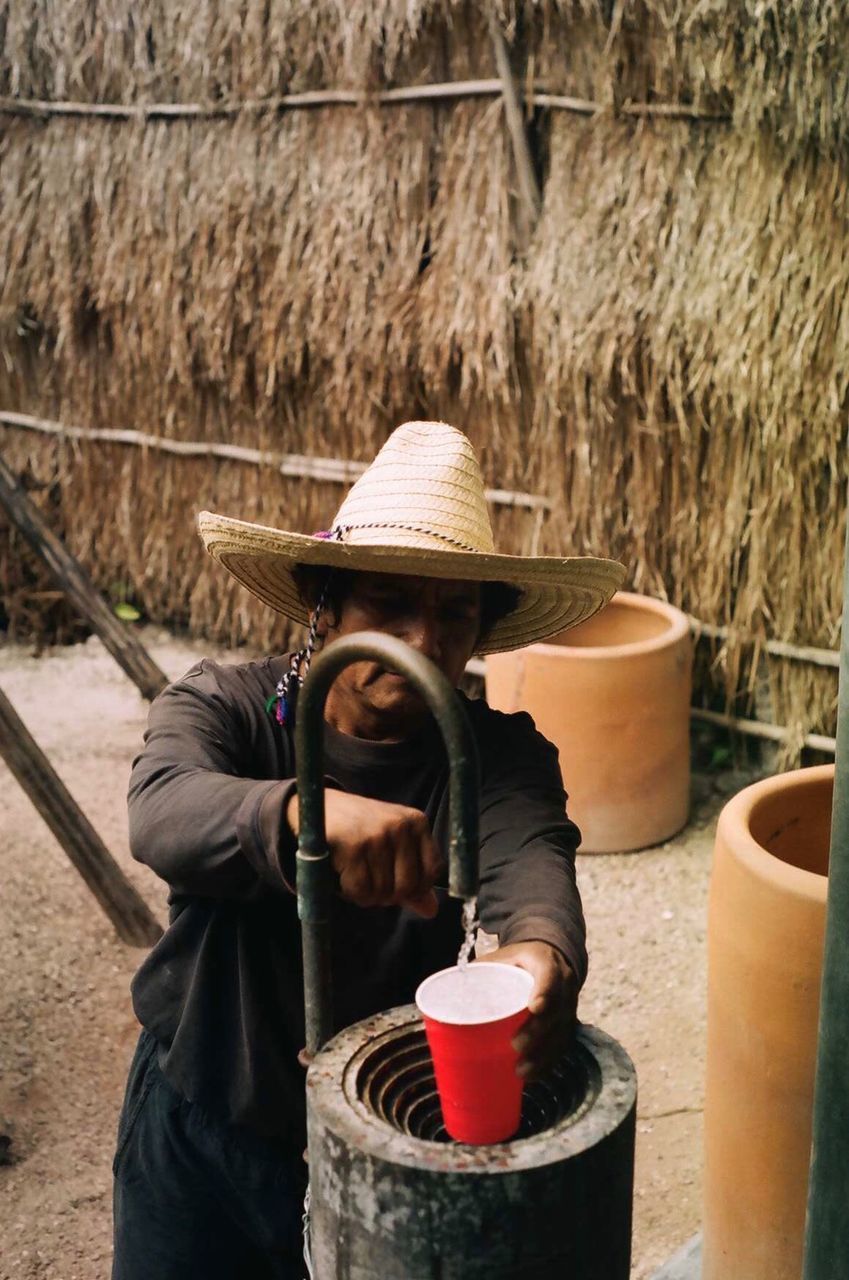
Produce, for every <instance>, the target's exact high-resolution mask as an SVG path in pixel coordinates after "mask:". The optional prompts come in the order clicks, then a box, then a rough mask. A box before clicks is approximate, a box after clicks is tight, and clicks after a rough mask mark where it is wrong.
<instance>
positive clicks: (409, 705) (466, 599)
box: [326, 573, 481, 730]
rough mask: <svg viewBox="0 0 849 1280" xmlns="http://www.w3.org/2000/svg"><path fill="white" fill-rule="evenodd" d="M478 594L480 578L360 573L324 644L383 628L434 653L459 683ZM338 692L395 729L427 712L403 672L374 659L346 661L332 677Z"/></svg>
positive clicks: (477, 617)
mask: <svg viewBox="0 0 849 1280" xmlns="http://www.w3.org/2000/svg"><path fill="white" fill-rule="evenodd" d="M480 596H481V590H480V584H479V583H477V582H453V581H448V580H442V579H438V578H419V577H412V576H409V575H407V574H390V573H357V574H355V575H354V576H353V581H352V584H351V590H350V593H349V594H348V596H347V598H346V599H345V602H344V604H343V605H342V609H341V616H340V617H339V618H336V619H331V620H330V623H331V624H335V625H328V627H327V632H326V643H327V644H332V643H333V641H334V640H335V639H338V638H339V636H343V635H350V634H351V632H354V631H382V632H385V633H386V634H387V635H391V636H397V637H398V638H399V639H400V640H404V641H405V642H406V643H407V644H408V645H410V647H411V648H413V649H416V650H417V651H418V652H419V653H423V654H424V655H425V657H427V658H430V659H431V661H432V662H433V663H435V665H436V666H437V667H439V669H440V671H442V672H443V674H444V675H445V676H446V677H447V678H448V679H449V680H450V681H451V684H452V685H455V686H456V685H457V684H459V682H460V679H461V677H462V675H463V671H464V669H465V666H466V663H467V662H468V660H469V658H470V657H471V656H472V653H473V652H474V648H475V645H476V644H477V640H478V635H479V633H480V625H481V599H480ZM334 698H335V699H344V700H345V701H346V703H347V705H348V708H349V710H351V711H352V712H353V711H356V710H359V711H360V712H361V713H362V714H363V715H364V716H366V717H367V718H370V719H371V720H379V721H381V722H383V723H384V724H385V725H386V726H387V727H388V728H391V729H399V730H400V729H403V728H404V727H406V726H408V725H409V727H414V726H415V724H416V723H417V722H418V721H420V720H421V719H422V717H423V715H425V714H426V709H425V708H424V704H423V703H422V700H421V699H420V697H419V696H418V694H417V693H416V692H415V690H414V689H413V688H412V686H411V685H410V684H409V683H408V682H407V681H406V680H405V679H404V678H403V676H398V675H395V674H394V673H392V672H388V671H384V670H383V668H382V667H380V666H378V664H377V663H374V662H357V663H353V664H352V665H351V666H349V667H346V668H345V669H344V670H343V671H342V672H341V673H340V675H339V678H338V679H337V680H336V682H335V685H334Z"/></svg>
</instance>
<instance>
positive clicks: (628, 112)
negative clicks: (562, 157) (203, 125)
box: [0, 76, 731, 124]
mask: <svg viewBox="0 0 849 1280" xmlns="http://www.w3.org/2000/svg"><path fill="white" fill-rule="evenodd" d="M503 92H504V82H503V80H502V79H501V77H500V76H499V78H498V79H483V80H456V81H450V82H447V83H442V84H420V85H409V86H401V87H399V88H396V89H382V90H378V91H376V92H374V93H361V92H357V91H356V90H350V89H311V90H307V91H305V92H304V93H287V94H283V95H281V96H279V97H276V98H245V99H243V100H241V101H239V102H226V103H225V102H222V103H206V102H147V103H145V102H133V103H123V102H70V101H63V100H59V99H57V100H55V101H50V100H48V99H43V98H11V97H0V115H11V116H35V117H39V118H41V119H49V118H51V117H62V116H66V117H74V116H79V117H83V118H88V119H101V120H137V121H146V120H181V119H191V120H226V119H233V118H235V117H237V116H241V115H264V114H269V113H274V112H280V111H292V110H299V109H301V110H302V109H311V108H316V107H385V106H392V105H395V104H399V103H400V104H403V103H416V102H438V101H450V100H451V99H453V98H497V97H499V96H500V95H501V94H502V93H503ZM527 98H528V104H529V105H530V106H532V107H548V108H550V109H551V110H554V111H571V112H573V113H574V114H576V115H584V116H595V115H600V114H602V113H603V112H608V111H612V112H613V114H614V115H619V116H630V117H636V118H649V117H656V118H658V119H667V120H692V121H693V122H694V123H700V122H701V123H706V124H729V123H730V122H731V116H730V115H728V114H726V113H724V112H720V111H702V110H700V109H699V108H698V107H694V106H692V105H691V104H690V103H686V102H625V103H623V104H621V105H620V106H618V107H613V108H609V107H605V106H603V105H602V104H601V103H600V102H592V101H590V100H588V99H586V98H573V97H570V96H569V95H568V94H563V93H549V92H548V91H547V90H546V88H545V86H544V85H536V86H535V85H532V86H531V87H530V88H529V89H528V93H527Z"/></svg>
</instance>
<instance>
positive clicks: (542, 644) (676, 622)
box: [524, 591, 690, 661]
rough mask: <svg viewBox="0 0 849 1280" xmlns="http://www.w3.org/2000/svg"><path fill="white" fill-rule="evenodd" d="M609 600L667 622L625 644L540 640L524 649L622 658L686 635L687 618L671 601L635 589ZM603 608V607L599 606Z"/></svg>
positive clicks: (667, 645) (662, 646)
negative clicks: (654, 633) (657, 631)
mask: <svg viewBox="0 0 849 1280" xmlns="http://www.w3.org/2000/svg"><path fill="white" fill-rule="evenodd" d="M610 604H618V605H624V606H625V608H626V609H633V610H634V611H635V612H636V611H637V610H640V611H642V612H643V613H653V614H655V615H657V616H659V617H661V618H662V619H663V620H664V622H666V623H668V624H669V625H668V626H667V628H666V630H665V631H662V632H661V633H660V635H659V636H652V637H651V639H648V640H630V641H628V642H627V643H626V644H597V645H586V644H574V645H572V644H551V643H550V642H549V641H545V640H541V641H537V642H536V643H534V644H529V645H526V646H525V649H524V652H526V653H527V652H531V653H539V654H542V655H544V656H545V657H550V656H552V655H555V654H564V655H568V656H569V657H570V658H575V657H586V658H592V659H593V661H596V660H598V659H605V658H608V659H613V658H625V657H630V656H631V655H637V654H642V653H654V652H655V651H656V650H658V649H666V648H671V647H672V646H673V645H675V644H678V643H679V641H680V640H681V639H682V638H683V637H684V636H687V637H689V635H690V621H689V618H688V617H687V615H686V613H682V611H681V610H680V609H676V607H675V605H673V604H667V602H666V601H665V600H657V599H655V597H654V596H644V595H640V593H639V592H637V591H616V592H615V593H614V594H613V596H612V597H611V599H610ZM602 612H603V610H602Z"/></svg>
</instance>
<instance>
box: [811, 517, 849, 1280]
mask: <svg viewBox="0 0 849 1280" xmlns="http://www.w3.org/2000/svg"><path fill="white" fill-rule="evenodd" d="M843 579H844V581H843V635H842V639H841V646H840V693H839V701H838V710H837V755H836V760H835V769H834V800H833V803H832V818H831V852H830V855H829V864H828V910H827V916H826V929H825V951H824V956H823V976H822V994H821V999H820V1023H819V1041H818V1046H817V1075H816V1085H815V1088H814V1117H813V1146H812V1149H811V1178H810V1183H809V1187H808V1216H807V1222H806V1228H805V1264H804V1271H803V1276H804V1280H849V526H847V541H846V555H845V560H844V569H843Z"/></svg>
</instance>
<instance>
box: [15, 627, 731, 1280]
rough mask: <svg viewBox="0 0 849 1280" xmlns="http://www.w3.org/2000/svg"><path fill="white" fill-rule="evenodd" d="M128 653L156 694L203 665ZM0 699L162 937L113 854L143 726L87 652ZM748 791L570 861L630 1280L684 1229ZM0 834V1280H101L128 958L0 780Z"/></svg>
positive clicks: (191, 654) (156, 643)
mask: <svg viewBox="0 0 849 1280" xmlns="http://www.w3.org/2000/svg"><path fill="white" fill-rule="evenodd" d="M141 634H142V639H143V641H144V643H145V644H146V645H147V646H148V648H149V650H150V651H151V653H152V654H153V656H154V657H155V659H156V661H157V662H158V663H159V664H160V666H161V667H162V668H163V670H165V671H166V672H167V674H168V675H169V676H170V677H172V678H174V677H176V676H178V675H180V674H181V673H182V672H183V671H185V670H186V669H187V668H188V667H189V666H190V665H191V664H192V662H194V661H195V660H196V658H197V657H198V656H200V655H201V654H202V653H211V652H212V651H211V650H210V649H209V647H205V648H204V647H202V646H199V645H197V644H193V643H190V642H188V641H185V640H180V639H175V638H174V637H172V636H170V635H168V634H167V633H166V632H163V631H160V630H156V629H153V628H145V629H143V631H142V633H141ZM214 656H229V657H230V659H231V660H234V661H238V660H239V659H240V657H243V656H244V655H221V654H215V655H214ZM0 687H2V689H3V690H4V691H5V693H6V694H7V695H8V696H9V697H10V698H11V699H12V701H13V703H14V704H15V707H16V709H17V710H18V713H19V715H20V716H21V717H22V718H23V720H24V721H25V723H26V724H27V727H28V728H29V729H30V731H31V732H32V733H33V735H34V736H35V737H36V739H37V740H38V742H39V744H40V745H41V747H42V748H43V749H44V750H45V751H46V752H47V754H48V756H49V757H50V760H51V762H52V764H53V765H54V767H55V768H56V770H57V772H58V773H59V774H60V775H61V777H62V779H63V781H64V782H65V784H66V785H67V786H68V788H69V789H70V791H71V793H72V795H73V796H74V797H75V799H76V800H77V801H78V803H79V804H80V805H81V806H82V808H83V809H84V811H85V812H86V814H87V816H88V817H89V819H90V820H91V822H92V823H93V824H94V826H95V828H96V829H97V831H98V832H99V834H100V835H101V837H102V838H103V840H104V841H105V843H106V845H107V846H108V847H109V849H110V850H111V851H112V853H113V854H114V856H115V857H116V859H117V860H118V862H119V863H120V864H121V866H122V867H123V868H124V870H125V871H126V873H127V875H128V876H129V878H130V879H131V880H132V882H133V883H134V884H135V885H136V887H137V888H138V889H139V890H140V891H141V893H142V894H143V895H144V897H145V898H146V899H147V901H148V902H149V904H150V905H151V907H152V908H153V910H154V911H155V912H156V913H157V914H158V916H159V918H160V919H161V920H163V921H164V919H165V890H164V887H163V886H162V885H161V884H160V883H159V882H158V881H157V880H156V878H155V877H154V876H153V875H152V873H150V872H148V871H147V870H146V869H145V868H143V867H140V866H138V865H136V864H135V863H134V862H133V861H132V859H131V858H130V855H129V852H128V847H127V827H126V808H125V794H126V783H127V775H128V771H129V768H130V763H131V761H132V758H133V755H134V754H135V752H136V751H137V750H138V747H139V744H140V742H141V735H142V732H143V729H144V725H145V722H146V716H147V706H146V704H145V703H144V702H143V700H142V698H141V697H140V695H139V694H138V693H137V691H136V689H135V687H134V686H133V685H132V684H131V683H130V682H129V681H128V680H127V679H126V678H125V677H124V675H123V674H122V673H121V671H120V670H119V669H118V667H117V666H116V665H115V664H114V662H113V661H112V659H111V658H110V657H109V655H108V654H107V653H106V652H105V650H104V649H103V648H102V646H101V645H100V643H99V641H97V640H96V639H94V638H92V639H90V640H88V641H87V642H86V643H85V644H81V645H76V646H73V647H70V648H66V649H59V650H54V651H50V652H48V653H45V654H43V655H42V656H41V657H38V658H36V657H33V656H32V655H31V654H30V653H29V652H28V651H27V650H25V649H23V648H18V647H14V646H7V647H5V648H0ZM748 780H749V779H748V778H744V777H742V776H739V775H733V774H724V775H722V776H721V777H719V778H714V777H710V776H703V775H696V777H695V780H694V804H693V816H692V820H691V823H690V825H689V826H688V828H687V829H686V830H685V831H684V832H683V833H682V834H681V835H680V836H679V837H678V838H677V839H675V840H674V841H671V842H669V843H668V844H665V845H663V846H662V847H660V848H657V849H651V850H647V851H645V852H643V853H639V854H630V855H617V856H589V855H588V856H587V857H584V858H581V859H580V860H579V877H580V884H581V889H582V892H583V894H584V901H585V907H586V912H587V919H588V926H589V931H590V950H591V975H590V979H589V982H588V984H587V987H586V990H585V993H584V996H583V999H582V1006H581V1016H582V1018H583V1020H584V1021H586V1022H592V1023H596V1024H597V1025H599V1026H601V1027H603V1028H604V1029H605V1030H606V1031H608V1032H610V1033H611V1034H612V1035H614V1036H615V1037H616V1038H617V1039H618V1040H620V1041H621V1042H622V1044H623V1045H624V1046H625V1047H626V1049H627V1050H628V1051H629V1053H630V1054H631V1056H632V1057H633V1059H634V1062H635V1064H636V1067H637V1072H638V1077H639V1090H640V1102H639V1117H638V1126H637V1128H638V1133H637V1175H636V1188H635V1226H634V1267H633V1271H632V1280H646V1277H649V1276H651V1275H652V1273H653V1271H654V1270H655V1268H656V1267H657V1266H658V1265H659V1264H660V1263H661V1262H663V1261H664V1260H665V1259H666V1258H667V1257H669V1255H670V1254H671V1253H672V1252H674V1250H675V1249H677V1248H678V1247H679V1246H680V1245H681V1244H682V1243H683V1241H685V1240H686V1239H687V1238H688V1237H689V1236H690V1235H692V1234H693V1232H694V1231H696V1230H697V1229H698V1226H699V1221H700V1196H701V1115H702V1100H703V1060H704V1015H705V994H704V992H705V907H706V897H707V881H708V874H709V864H710V851H711V843H712V837H713V827H714V823H715V819H716V814H717V812H718V810H719V808H720V806H721V804H722V802H723V800H724V799H725V797H726V795H728V794H729V793H730V792H732V791H734V790H736V789H738V787H739V786H740V785H743V783H744V782H745V781H748ZM0 815H1V816H2V831H3V840H2V843H0V884H2V886H3V892H2V895H0V978H2V981H0V1133H4V1134H7V1135H9V1136H10V1137H11V1145H10V1146H9V1148H8V1156H7V1160H9V1161H10V1162H8V1163H5V1164H4V1166H3V1167H2V1168H0V1280H106V1277H108V1275H109V1260H110V1253H111V1171H110V1165H111V1159H112V1153H113V1145H114V1132H115V1126H116V1123H117V1117H118V1111H119V1107H120V1102H121V1097H122V1093H123V1087H124V1081H125V1078H126V1072H127V1067H128V1064H129V1060H130V1057H131V1054H132V1050H133V1047H134V1044H135V1039H136V1034H137V1027H136V1024H135V1020H134V1017H133V1014H132V1010H131V1007H130V1002H129V994H128V984H129V981H130V978H131V976H132V974H133V973H134V971H135V969H136V968H137V967H138V965H139V963H140V961H141V959H142V954H143V953H141V952H139V951H138V950H134V949H132V948H129V947H127V946H125V945H123V944H122V943H120V942H119V941H118V940H117V939H116V937H115V934H114V932H113V930H112V928H111V926H110V925H109V923H108V921H107V920H106V918H105V916H104V915H103V914H102V912H101V911H100V909H99V908H98V906H97V904H96V903H95V901H94V899H93V898H92V897H91V895H90V894H89V892H88V890H87V889H86V888H85V886H84V884H83V883H82V881H81V880H80V878H79V876H78V875H77V874H76V872H75V871H74V870H73V868H72V867H71V865H70V863H69V862H68V860H67V858H66V856H65V855H64V853H63V852H62V850H61V849H60V848H59V846H58V845H57V843H56V841H55V840H54V839H53V837H52V835H51V834H50V832H49V831H48V829H47V828H46V826H45V825H44V823H43V822H42V820H41V818H40V817H39V816H38V815H37V814H36V812H35V810H34V809H33V808H32V805H31V804H30V802H29V800H28V799H27V798H26V796H25V795H24V793H23V792H22V791H21V790H20V788H19V787H18V786H17V784H16V782H15V781H14V779H13V778H12V777H11V775H10V774H9V772H8V771H7V770H6V769H5V767H4V766H2V765H0ZM4 1149H5V1144H0V1161H2V1158H3V1152H4Z"/></svg>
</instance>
